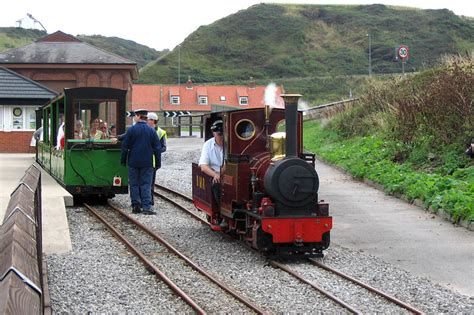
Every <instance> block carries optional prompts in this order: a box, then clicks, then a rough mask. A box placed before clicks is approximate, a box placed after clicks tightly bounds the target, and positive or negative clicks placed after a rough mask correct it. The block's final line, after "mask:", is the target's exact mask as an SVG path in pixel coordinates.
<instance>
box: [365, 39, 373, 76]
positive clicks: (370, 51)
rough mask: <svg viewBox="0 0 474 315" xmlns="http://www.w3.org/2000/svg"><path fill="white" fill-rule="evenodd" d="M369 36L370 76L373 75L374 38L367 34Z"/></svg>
mask: <svg viewBox="0 0 474 315" xmlns="http://www.w3.org/2000/svg"><path fill="white" fill-rule="evenodd" d="M366 36H367V37H368V38H369V77H370V76H372V38H371V36H370V34H367V35H366Z"/></svg>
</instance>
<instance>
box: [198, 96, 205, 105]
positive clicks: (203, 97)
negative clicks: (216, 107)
mask: <svg viewBox="0 0 474 315" xmlns="http://www.w3.org/2000/svg"><path fill="white" fill-rule="evenodd" d="M198 104H199V105H206V104H207V96H199V99H198Z"/></svg>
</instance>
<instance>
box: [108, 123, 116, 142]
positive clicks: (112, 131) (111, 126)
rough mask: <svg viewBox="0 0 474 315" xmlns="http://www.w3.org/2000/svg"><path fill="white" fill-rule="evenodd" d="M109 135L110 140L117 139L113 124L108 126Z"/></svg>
mask: <svg viewBox="0 0 474 315" xmlns="http://www.w3.org/2000/svg"><path fill="white" fill-rule="evenodd" d="M109 135H110V138H111V139H113V138H116V137H117V128H116V127H115V125H114V124H112V125H110V129H109Z"/></svg>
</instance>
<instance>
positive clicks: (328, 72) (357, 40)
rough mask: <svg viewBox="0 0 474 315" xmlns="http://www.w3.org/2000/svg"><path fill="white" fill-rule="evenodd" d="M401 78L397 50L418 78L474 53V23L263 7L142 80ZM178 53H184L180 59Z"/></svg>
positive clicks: (211, 30) (203, 31) (214, 30)
mask: <svg viewBox="0 0 474 315" xmlns="http://www.w3.org/2000/svg"><path fill="white" fill-rule="evenodd" d="M367 34H371V39H372V70H373V73H378V74H380V73H393V72H401V63H400V62H398V61H396V60H395V48H396V47H397V46H398V45H400V44H405V45H407V46H409V48H410V55H411V56H410V59H409V60H408V62H407V64H406V67H405V69H406V70H407V71H419V70H420V69H422V68H423V67H424V66H430V65H433V64H434V63H435V62H436V61H437V60H438V59H439V57H440V56H442V55H444V54H453V53H462V54H464V53H465V52H468V53H471V52H472V51H473V49H474V20H472V19H467V18H463V17H459V16H456V15H455V14H454V13H452V12H451V11H449V10H418V9H408V8H402V7H392V6H385V5H354V6H347V5H337V6H330V5H290V4H288V5H279V4H258V5H254V6H252V7H250V8H248V9H246V10H242V11H239V12H237V13H235V14H233V15H230V16H228V17H225V18H223V19H221V20H219V21H216V22H215V23H213V24H210V25H207V26H201V27H200V28H199V29H197V30H196V31H195V32H193V33H192V34H191V35H190V36H189V37H188V38H186V40H185V41H184V42H183V43H182V44H181V47H180V48H175V49H174V50H173V51H172V52H170V53H169V54H167V55H165V56H164V57H162V58H161V59H159V60H157V61H156V62H153V63H152V64H149V65H148V66H146V67H144V68H143V69H142V71H141V73H140V81H141V82H144V83H157V82H160V83H174V82H176V80H177V73H178V55H180V68H181V71H180V73H181V80H184V81H185V80H186V78H187V77H188V75H191V76H192V78H193V79H194V80H195V81H196V82H199V83H204V82H217V81H232V80H246V79H248V78H249V77H250V76H252V77H254V78H255V79H266V80H269V79H272V80H275V79H279V78H280V79H281V78H291V77H319V76H338V75H357V74H365V73H367V72H368V50H369V49H368V37H367ZM178 49H179V50H180V51H179V52H178Z"/></svg>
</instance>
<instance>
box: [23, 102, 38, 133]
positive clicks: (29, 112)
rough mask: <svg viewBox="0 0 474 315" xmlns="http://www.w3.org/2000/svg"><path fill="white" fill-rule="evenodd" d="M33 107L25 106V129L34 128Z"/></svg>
mask: <svg viewBox="0 0 474 315" xmlns="http://www.w3.org/2000/svg"><path fill="white" fill-rule="evenodd" d="M35 109H36V108H34V107H26V108H25V112H26V121H25V124H26V126H25V129H31V130H36V113H35Z"/></svg>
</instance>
